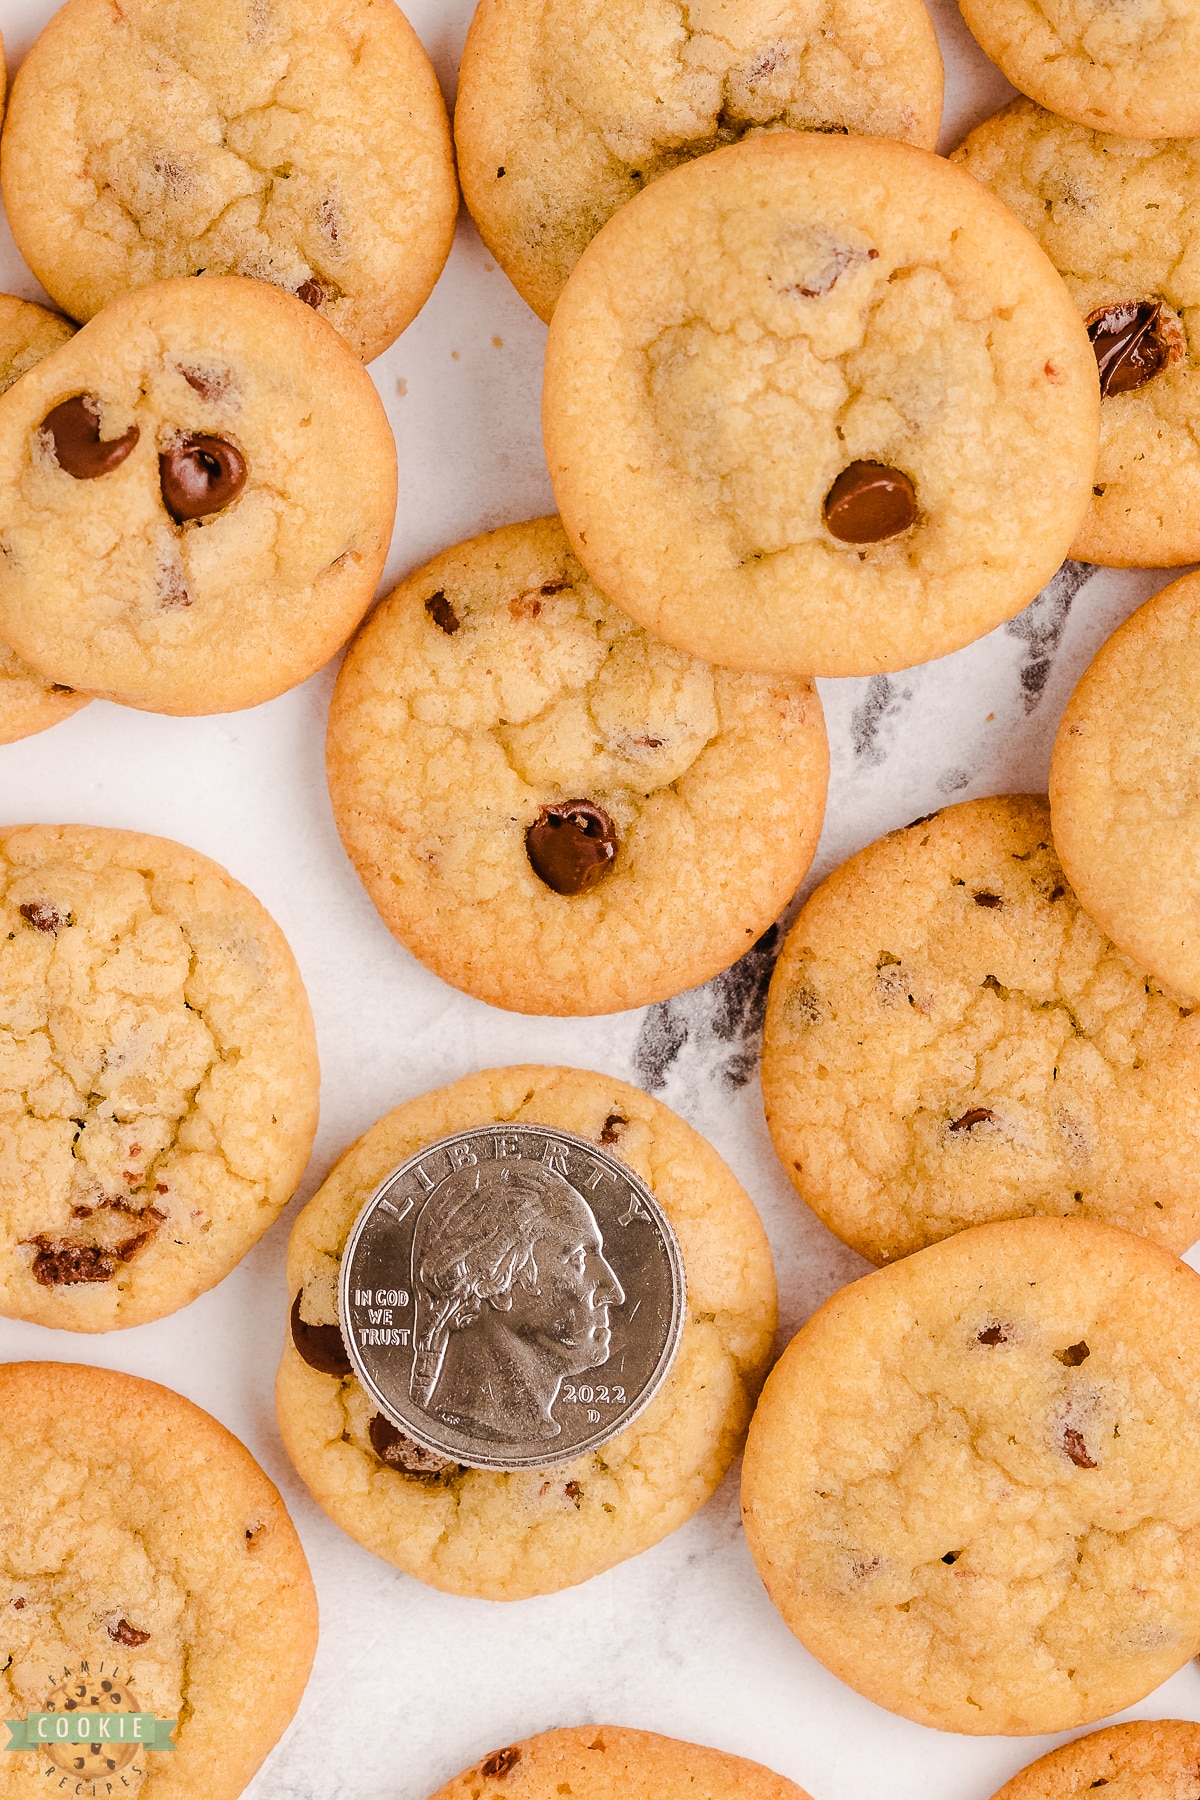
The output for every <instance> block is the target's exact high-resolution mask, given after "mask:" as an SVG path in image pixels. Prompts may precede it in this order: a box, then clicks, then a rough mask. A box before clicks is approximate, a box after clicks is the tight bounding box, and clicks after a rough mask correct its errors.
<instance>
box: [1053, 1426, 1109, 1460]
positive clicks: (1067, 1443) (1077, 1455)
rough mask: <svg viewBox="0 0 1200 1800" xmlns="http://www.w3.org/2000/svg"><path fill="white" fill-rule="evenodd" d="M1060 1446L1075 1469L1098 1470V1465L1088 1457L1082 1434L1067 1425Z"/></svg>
mask: <svg viewBox="0 0 1200 1800" xmlns="http://www.w3.org/2000/svg"><path fill="white" fill-rule="evenodd" d="M1062 1446H1063V1449H1064V1450H1065V1451H1066V1453H1067V1455H1068V1456H1069V1457H1070V1459H1071V1461H1072V1462H1073V1463H1074V1464H1075V1467H1076V1468H1077V1469H1098V1468H1099V1467H1100V1464H1099V1463H1096V1462H1093V1461H1092V1459H1091V1457H1090V1456H1089V1455H1088V1447H1087V1445H1086V1444H1085V1443H1084V1441H1083V1433H1082V1432H1081V1431H1076V1429H1075V1427H1074V1426H1073V1425H1068V1426H1067V1429H1066V1430H1065V1431H1064V1432H1063V1437H1062Z"/></svg>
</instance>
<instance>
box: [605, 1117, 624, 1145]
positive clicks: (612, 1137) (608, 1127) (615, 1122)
mask: <svg viewBox="0 0 1200 1800" xmlns="http://www.w3.org/2000/svg"><path fill="white" fill-rule="evenodd" d="M628 1123H629V1120H628V1119H626V1118H622V1116H621V1114H620V1113H615V1112H612V1113H609V1115H608V1117H607V1119H605V1121H604V1129H603V1131H602V1132H601V1133H600V1142H601V1143H602V1144H615V1143H616V1142H617V1139H618V1138H619V1137H620V1135H621V1133H622V1132H623V1131H624V1129H625V1127H626V1126H627V1125H628Z"/></svg>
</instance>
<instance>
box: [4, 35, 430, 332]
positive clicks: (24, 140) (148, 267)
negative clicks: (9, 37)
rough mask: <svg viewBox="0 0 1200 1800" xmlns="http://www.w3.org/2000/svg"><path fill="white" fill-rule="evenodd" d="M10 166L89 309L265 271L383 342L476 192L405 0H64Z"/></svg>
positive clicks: (22, 109)
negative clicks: (460, 179) (186, 280)
mask: <svg viewBox="0 0 1200 1800" xmlns="http://www.w3.org/2000/svg"><path fill="white" fill-rule="evenodd" d="M0 167H2V173H3V184H4V201H5V206H6V208H7V211H8V217H9V221H10V223H11V225H12V229H13V234H14V236H15V237H16V239H17V244H18V247H19V249H20V250H21V253H22V255H23V256H24V257H25V260H26V261H27V262H28V264H29V266H30V267H31V268H32V269H33V271H34V273H35V274H36V275H37V277H38V279H39V281H41V282H42V284H43V286H44V287H45V288H46V290H47V292H48V293H49V294H51V295H52V296H53V298H54V299H55V300H56V301H57V302H58V304H59V305H60V306H61V307H63V309H64V310H65V311H66V312H68V313H70V314H71V316H72V318H76V319H90V318H92V317H94V315H95V314H96V313H98V312H99V311H100V309H101V308H102V307H104V306H107V305H108V303H109V301H110V300H113V299H115V298H116V296H117V295H118V294H122V293H124V292H125V291H126V290H127V289H129V288H133V287H142V286H144V285H145V284H146V283H147V282H151V281H166V280H170V279H172V278H174V277H176V276H183V275H203V274H208V275H248V276H253V277H254V278H255V279H257V280H260V281H269V282H273V283H274V284H275V285H276V286H277V287H281V288H284V289H285V290H286V291H287V292H288V293H292V294H296V295H297V296H298V297H299V298H300V299H301V300H303V301H304V302H305V303H306V304H307V305H308V306H311V307H313V308H314V309H315V310H316V311H318V312H319V313H320V314H321V316H322V317H323V318H325V319H327V320H328V321H329V323H330V324H331V325H334V326H336V327H337V329H338V330H339V331H340V332H341V334H342V336H343V337H344V338H345V339H346V341H347V342H348V343H349V344H350V345H351V346H352V347H353V349H354V350H355V351H356V353H357V354H358V355H360V356H363V357H365V358H366V359H367V360H368V361H369V360H370V359H371V358H372V357H374V356H378V355H379V353H380V352H381V351H382V350H386V349H387V347H388V345H389V344H390V343H391V342H392V341H393V339H394V338H396V337H398V336H399V334H400V332H402V331H403V330H404V327H405V326H406V325H407V324H409V322H410V321H411V320H412V319H413V318H414V317H415V316H416V314H417V312H418V311H419V310H420V308H421V307H422V306H423V305H424V303H425V301H426V299H427V298H428V296H429V293H430V291H431V289H432V288H433V284H434V282H435V281H436V280H437V278H438V275H439V274H440V273H441V269H442V265H443V264H444V262H445V260H446V257H447V256H448V255H449V252H450V243H451V240H452V238H453V235H454V217H455V212H456V210H457V206H458V185H457V182H456V181H455V178H454V162H453V155H452V151H451V145H450V131H449V125H448V123H447V119H446V109H445V105H444V103H443V101H442V96H441V93H440V91H439V89H438V84H437V78H436V76H435V75H434V72H433V69H432V67H431V65H430V62H429V58H428V57H427V56H426V54H425V52H424V50H423V49H422V47H421V44H420V42H419V40H418V38H417V36H416V33H415V32H414V31H413V29H412V27H411V26H410V25H409V23H408V20H407V19H406V18H405V16H404V14H403V13H402V12H401V11H400V9H399V7H398V6H396V5H394V4H393V0H270V4H269V5H267V4H264V3H263V0H206V4H205V5H204V6H202V7H196V6H191V5H185V4H181V3H180V0H121V4H120V5H119V6H117V5H113V4H110V0H67V4H66V5H64V6H62V7H61V8H60V9H59V10H58V11H57V12H56V13H55V15H54V17H53V18H52V19H51V21H50V23H49V24H48V25H47V27H46V29H45V30H44V31H43V32H42V35H41V36H40V37H39V38H38V40H37V42H36V44H35V45H34V46H33V49H32V50H31V51H30V53H29V55H28V56H27V57H26V58H25V61H24V63H23V64H22V65H21V70H20V73H19V75H18V77H17V79H16V81H15V82H14V84H13V94H12V107H11V110H10V114H9V120H8V127H7V129H6V131H5V135H4V143H3V152H2V155H0Z"/></svg>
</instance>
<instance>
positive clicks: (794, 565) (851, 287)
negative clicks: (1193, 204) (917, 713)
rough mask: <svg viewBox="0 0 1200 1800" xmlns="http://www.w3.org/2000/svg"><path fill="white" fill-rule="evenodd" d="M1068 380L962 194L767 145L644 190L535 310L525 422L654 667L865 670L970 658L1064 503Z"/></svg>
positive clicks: (1079, 483) (979, 205)
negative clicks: (537, 431)
mask: <svg viewBox="0 0 1200 1800" xmlns="http://www.w3.org/2000/svg"><path fill="white" fill-rule="evenodd" d="M1098 414H1099V384H1098V381H1097V375H1096V359H1095V357H1094V356H1093V354H1092V348H1091V345H1090V344H1089V342H1088V337H1087V333H1086V331H1085V330H1084V328H1083V323H1082V321H1081V320H1080V318H1079V316H1078V314H1077V312H1076V311H1075V308H1074V306H1073V304H1072V302H1071V297H1070V295H1069V293H1068V292H1067V289H1066V287H1065V286H1064V284H1063V282H1062V280H1061V278H1060V277H1059V276H1058V275H1057V274H1056V272H1055V271H1054V269H1053V268H1052V266H1051V264H1050V262H1049V260H1048V259H1047V257H1046V255H1045V253H1044V252H1043V251H1042V250H1041V249H1040V248H1039V246H1038V245H1037V243H1036V241H1035V240H1034V238H1033V237H1032V236H1031V234H1030V233H1029V232H1027V231H1026V229H1025V227H1024V226H1023V225H1021V224H1020V222H1019V221H1018V220H1016V219H1015V218H1014V217H1013V215H1012V214H1011V213H1010V212H1009V210H1008V208H1007V207H1004V206H1002V205H1001V204H1000V202H999V201H997V200H996V199H995V197H994V196H993V195H991V194H989V193H988V192H987V190H986V189H985V188H983V187H981V186H980V184H979V183H978V182H977V181H974V180H972V178H971V177H970V176H969V175H967V174H966V173H965V172H964V171H963V170H961V169H959V168H956V167H954V166H953V165H952V164H949V163H947V162H945V161H944V160H943V159H942V158H940V157H937V156H933V155H931V154H930V153H929V152H927V151H924V150H917V149H914V148H913V147H912V146H911V145H908V144H895V143H887V142H884V141H883V140H882V139H880V138H850V137H838V136H828V135H826V134H824V133H821V132H815V131H807V132H791V131H784V132H774V133H770V134H768V135H766V136H763V137H756V138H748V139H746V140H744V141H743V142H742V143H740V144H734V145H732V146H730V147H729V148H728V149H725V150H717V151H714V152H713V153H712V154H711V155H710V156H703V157H700V158H699V159H698V160H697V161H695V162H690V163H686V164H685V165H684V166H683V167H681V168H678V169H674V170H672V172H671V173H670V174H669V175H664V176H663V177H662V178H661V180H659V181H656V182H655V183H654V184H653V185H652V186H651V187H649V188H647V189H646V190H645V192H644V193H641V194H639V195H638V196H637V198H636V199H634V200H631V201H629V202H628V203H627V205H625V206H623V207H622V208H621V209H620V211H619V212H618V213H616V214H615V215H614V216H613V217H612V218H611V219H610V220H609V222H608V224H607V225H605V226H604V228H603V230H602V231H601V232H600V233H599V234H598V235H597V236H596V237H595V238H594V239H593V240H592V242H591V244H589V246H588V248H587V250H586V251H585V252H584V255H583V256H582V257H581V259H580V261H579V262H578V263H577V264H576V266H575V269H574V271H573V273H572V275H571V277H570V280H569V281H568V283H567V286H566V288H565V290H564V292H563V296H562V298H561V300H560V301H559V303H558V306H557V307H556V309H555V313H554V318H553V320H552V321H551V325H550V337H549V342H548V346H547V353H546V383H545V394H544V402H543V423H544V427H545V437H546V453H547V460H548V463H549V468H550V477H551V480H552V482H553V484H554V491H555V495H556V497H557V500H558V507H559V511H560V513H561V515H562V520H563V524H564V525H565V526H566V529H567V534H568V536H569V537H570V539H571V544H572V548H573V549H574V550H575V553H576V554H577V556H578V557H579V559H580V561H581V562H582V563H583V565H584V567H585V568H586V569H587V571H588V573H589V574H590V575H591V577H592V579H593V580H594V581H595V582H596V583H597V584H598V585H599V586H600V587H601V588H602V589H603V591H604V592H605V593H606V594H607V595H608V596H609V598H610V599H611V600H613V601H614V602H615V603H616V604H617V605H618V606H620V607H621V608H622V609H623V610H624V611H626V612H628V613H629V614H630V616H631V617H632V618H634V619H636V620H637V622H638V624H640V625H642V626H644V627H645V629H646V630H647V631H652V632H654V633H655V635H656V636H658V637H662V638H665V639H666V641H667V642H668V643H672V644H675V645H677V646H678V647H679V648H680V649H684V650H687V651H688V652H689V653H690V654H692V655H693V656H703V657H706V658H708V659H709V660H710V661H712V662H715V663H722V664H726V665H728V666H729V667H731V668H741V669H758V670H772V671H776V672H784V671H786V672H790V673H794V674H808V675H811V674H817V675H866V674H873V673H875V672H876V671H878V670H883V669H899V668H904V667H907V666H908V665H909V664H912V663H917V662H923V661H925V660H926V659H928V658H930V657H934V656H941V655H944V654H945V653H946V652H947V651H950V650H956V649H958V648H959V647H960V646H961V645H963V644H967V643H970V642H971V641H972V640H973V639H975V638H977V637H980V636H982V635H983V633H984V632H986V631H990V630H991V629H992V627H993V626H995V625H998V624H999V623H1000V622H1001V621H1002V620H1004V619H1007V618H1011V617H1012V615H1013V614H1014V613H1016V612H1018V611H1019V610H1020V609H1021V608H1022V607H1023V606H1025V605H1026V604H1027V602H1029V601H1030V600H1032V599H1033V598H1034V596H1035V595H1036V594H1037V593H1038V591H1039V590H1040V589H1041V588H1042V587H1043V586H1044V585H1045V583H1046V582H1047V581H1048V580H1049V579H1050V577H1051V576H1052V575H1053V574H1054V572H1055V570H1056V569H1057V568H1058V567H1059V565H1060V563H1061V562H1062V559H1063V557H1064V556H1065V555H1066V553H1067V551H1068V549H1069V548H1070V545H1071V542H1072V540H1073V539H1074V537H1075V535H1076V533H1077V531H1078V529H1079V525H1080V523H1081V522H1082V519H1083V516H1084V513H1085V512H1086V510H1087V507H1088V504H1089V502H1090V499H1091V490H1092V474H1093V470H1094V467H1095V458H1096V447H1097V442H1098V435H1097V434H1098Z"/></svg>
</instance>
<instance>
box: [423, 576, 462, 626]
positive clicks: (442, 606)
mask: <svg viewBox="0 0 1200 1800" xmlns="http://www.w3.org/2000/svg"><path fill="white" fill-rule="evenodd" d="M425 611H426V612H427V613H428V614H429V617H430V618H431V619H432V620H433V622H434V624H435V625H436V626H437V627H438V629H439V630H440V631H444V632H445V634H446V636H447V637H453V636H454V634H455V632H456V631H457V630H458V628H459V626H460V625H461V624H462V620H461V619H460V618H459V616H458V614H457V613H456V612H455V610H454V608H453V607H452V606H451V604H450V602H449V601H448V600H447V598H446V596H445V594H444V592H443V591H442V589H441V588H439V589H438V591H437V593H436V594H430V596H429V598H428V600H427V601H426V602H425Z"/></svg>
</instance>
